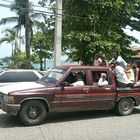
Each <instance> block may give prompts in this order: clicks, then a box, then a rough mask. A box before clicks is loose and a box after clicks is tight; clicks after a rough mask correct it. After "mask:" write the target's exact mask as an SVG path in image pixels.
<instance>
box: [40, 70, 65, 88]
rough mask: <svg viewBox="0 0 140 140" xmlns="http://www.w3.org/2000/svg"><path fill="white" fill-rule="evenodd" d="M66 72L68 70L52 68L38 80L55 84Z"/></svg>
mask: <svg viewBox="0 0 140 140" xmlns="http://www.w3.org/2000/svg"><path fill="white" fill-rule="evenodd" d="M65 73H66V70H62V69H51V70H49V71H48V72H47V73H46V74H45V75H44V76H43V77H42V78H41V79H39V80H38V83H41V84H45V85H55V84H56V83H57V81H59V80H60V79H61V78H62V77H63V75H64V74H65Z"/></svg>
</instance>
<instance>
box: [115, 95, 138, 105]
mask: <svg viewBox="0 0 140 140" xmlns="http://www.w3.org/2000/svg"><path fill="white" fill-rule="evenodd" d="M122 98H130V99H132V100H133V102H134V105H137V103H136V98H134V97H121V98H119V100H117V102H119V101H120V100H121V99H122Z"/></svg>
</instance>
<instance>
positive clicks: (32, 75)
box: [0, 69, 42, 87]
mask: <svg viewBox="0 0 140 140" xmlns="http://www.w3.org/2000/svg"><path fill="white" fill-rule="evenodd" d="M41 77H42V74H41V73H39V72H38V71H37V70H29V69H7V70H4V71H2V72H1V73H0V87H1V86H5V85H9V84H13V83H15V82H32V81H37V80H38V79H40V78H41Z"/></svg>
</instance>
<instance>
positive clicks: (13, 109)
mask: <svg viewBox="0 0 140 140" xmlns="http://www.w3.org/2000/svg"><path fill="white" fill-rule="evenodd" d="M0 109H2V110H3V111H4V112H6V113H7V114H9V115H13V116H17V114H18V111H19V109H20V105H19V104H6V103H0Z"/></svg>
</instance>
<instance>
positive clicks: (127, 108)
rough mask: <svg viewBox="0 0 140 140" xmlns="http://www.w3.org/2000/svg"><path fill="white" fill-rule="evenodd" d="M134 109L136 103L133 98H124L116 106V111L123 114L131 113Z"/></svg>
mask: <svg viewBox="0 0 140 140" xmlns="http://www.w3.org/2000/svg"><path fill="white" fill-rule="evenodd" d="M133 109H134V103H133V100H132V99H131V98H122V99H120V101H119V102H118V104H117V106H116V111H117V113H119V114H120V115H122V116H125V115H129V114H131V113H132V111H133Z"/></svg>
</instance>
